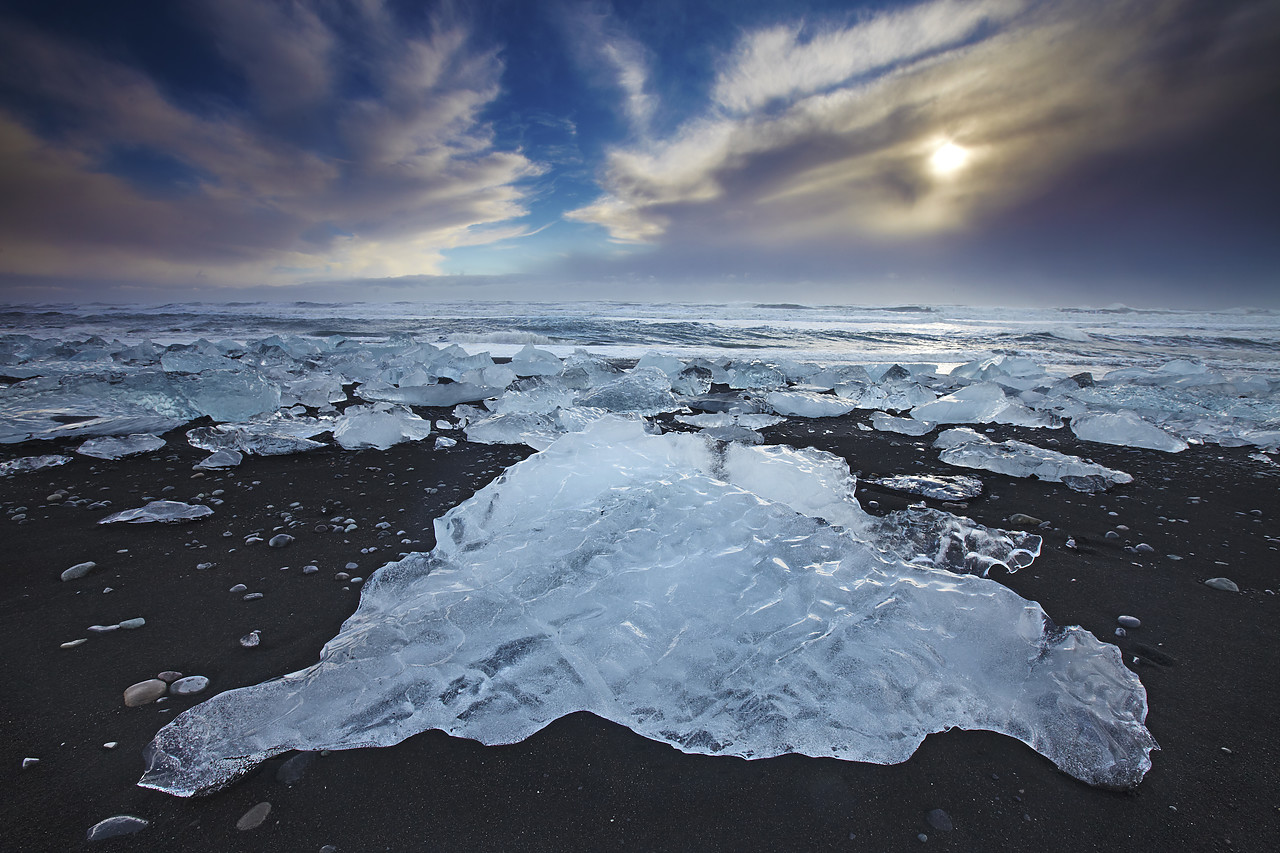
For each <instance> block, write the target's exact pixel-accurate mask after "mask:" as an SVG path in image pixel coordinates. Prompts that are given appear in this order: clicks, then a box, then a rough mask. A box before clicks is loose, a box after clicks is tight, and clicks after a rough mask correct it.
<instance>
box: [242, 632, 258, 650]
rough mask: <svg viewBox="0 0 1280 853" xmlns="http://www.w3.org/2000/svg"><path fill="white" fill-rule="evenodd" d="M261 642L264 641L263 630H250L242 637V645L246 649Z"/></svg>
mask: <svg viewBox="0 0 1280 853" xmlns="http://www.w3.org/2000/svg"><path fill="white" fill-rule="evenodd" d="M261 642H262V632H261V631H250V632H249V633H247V634H245V635H244V636H243V637H241V638H240V645H242V646H244V647H245V648H246V649H251V648H253V647H254V646H256V645H258V644H259V643H261Z"/></svg>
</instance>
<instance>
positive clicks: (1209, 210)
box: [0, 0, 1280, 307]
mask: <svg viewBox="0 0 1280 853" xmlns="http://www.w3.org/2000/svg"><path fill="white" fill-rule="evenodd" d="M1278 159H1280V0H1057V2H1049V1H1048V0H925V2H883V0H882V2H854V0H846V2H821V0H787V2H758V1H757V0H652V1H650V0H628V1H627V2H616V3H610V2H607V0H587V2H579V0H540V2H530V1H529V0H524V2H522V1H521V0H471V2H422V0H415V2H407V0H406V2H393V0H315V2H303V0H294V2H289V0H280V1H279V2H277V1H276V0H130V2H127V3H103V2H101V0H91V2H80V0H59V2H56V3H53V2H49V0H36V2H26V0H0V301H8V302H32V301H61V302H66V301H72V302H91V301H170V300H193V299H199V300H212V301H218V300H230V299H249V298H251V299H263V298H266V299H281V300H292V299H338V300H341V299H424V300H434V299H487V298H524V299H546V300H556V299H584V298H590V299H619V300H646V299H652V300H679V301H702V300H706V301H725V300H732V301H736V300H756V299H764V298H783V297H785V298H786V299H788V300H790V301H808V302H824V303H849V304H890V303H906V302H945V303H970V304H988V303H991V304H1009V305H1072V304H1112V303H1116V302H1125V303H1128V304H1131V305H1157V306H1169V307H1178V306H1188V307H1235V306H1246V305H1257V306H1280V198H1278V196H1280V163H1278V162H1277V160H1278Z"/></svg>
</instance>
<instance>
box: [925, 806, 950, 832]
mask: <svg viewBox="0 0 1280 853" xmlns="http://www.w3.org/2000/svg"><path fill="white" fill-rule="evenodd" d="M925 820H927V821H929V825H930V826H932V827H933V828H934V829H936V830H939V831H941V832H950V831H951V830H952V829H955V825H954V824H953V823H952V822H951V815H949V814H947V813H946V812H945V811H943V810H942V809H934V810H933V811H931V812H929V813H928V814H927V815H925Z"/></svg>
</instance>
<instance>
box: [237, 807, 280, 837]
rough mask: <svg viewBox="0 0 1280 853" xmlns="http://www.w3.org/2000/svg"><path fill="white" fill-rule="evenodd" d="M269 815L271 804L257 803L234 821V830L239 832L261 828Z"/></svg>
mask: <svg viewBox="0 0 1280 853" xmlns="http://www.w3.org/2000/svg"><path fill="white" fill-rule="evenodd" d="M269 814H271V803H258V804H257V805H256V806H254V807H253V808H251V809H249V810H248V811H247V812H245V813H244V814H243V815H242V816H241V817H240V819H239V820H238V821H236V829H239V830H241V831H244V830H247V829H257V828H258V827H260V826H262V822H263V821H264V820H266V819H267V815H269Z"/></svg>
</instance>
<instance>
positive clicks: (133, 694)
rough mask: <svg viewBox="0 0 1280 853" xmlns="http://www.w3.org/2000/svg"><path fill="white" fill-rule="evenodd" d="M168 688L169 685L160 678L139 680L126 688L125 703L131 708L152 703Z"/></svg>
mask: <svg viewBox="0 0 1280 853" xmlns="http://www.w3.org/2000/svg"><path fill="white" fill-rule="evenodd" d="M168 689H169V685H167V684H165V683H164V682H163V681H161V680H160V679H158V678H149V679H147V680H146V681H139V682H138V683H137V684H132V685H130V686H129V687H127V688H125V691H124V704H125V705H126V706H127V707H130V708H136V707H138V706H139V705H147V704H150V703H152V702H154V701H156V700H157V699H159V698H160V697H161V696H163V695H164V693H165V691H166V690H168Z"/></svg>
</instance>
